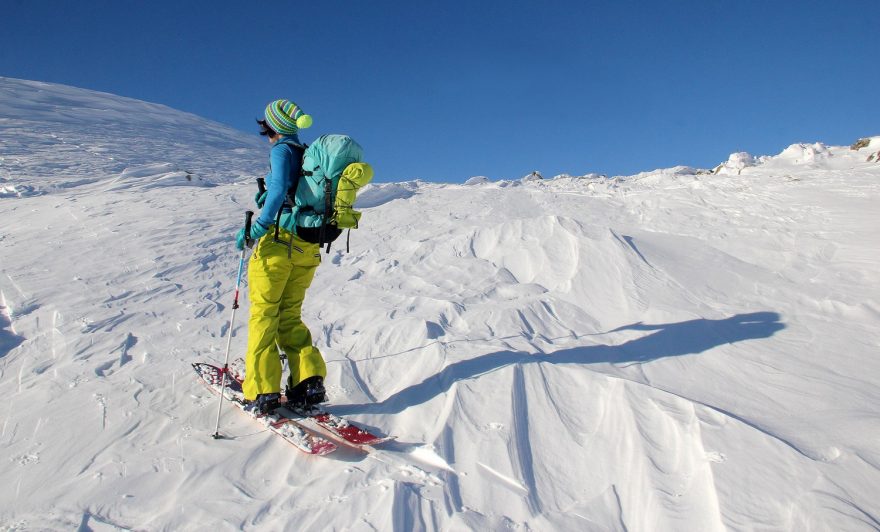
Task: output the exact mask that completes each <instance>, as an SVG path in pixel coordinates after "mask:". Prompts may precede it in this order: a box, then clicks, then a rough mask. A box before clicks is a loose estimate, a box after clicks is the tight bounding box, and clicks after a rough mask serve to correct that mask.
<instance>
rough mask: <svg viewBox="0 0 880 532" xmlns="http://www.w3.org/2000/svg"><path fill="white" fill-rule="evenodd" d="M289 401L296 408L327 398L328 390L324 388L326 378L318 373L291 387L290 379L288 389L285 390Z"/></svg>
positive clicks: (306, 406)
mask: <svg viewBox="0 0 880 532" xmlns="http://www.w3.org/2000/svg"><path fill="white" fill-rule="evenodd" d="M284 395H286V396H287V403H288V404H289V405H291V406H292V407H294V408H308V407H310V406H312V405H316V404H318V403H323V402H324V401H326V400H327V390H325V389H324V378H323V377H321V376H318V375H315V376H314V377H309V378H308V379H306V380H304V381H302V382H301V383H299V384H297V385H296V386H294V387H293V388H291V387H290V381H289V380H288V385H287V389H286V390H285V391H284Z"/></svg>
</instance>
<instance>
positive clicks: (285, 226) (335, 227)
mask: <svg viewBox="0 0 880 532" xmlns="http://www.w3.org/2000/svg"><path fill="white" fill-rule="evenodd" d="M257 123H258V124H259V126H260V134H261V135H263V136H265V137H267V138H268V140H269V142H270V144H271V145H272V148H271V151H270V156H269V164H270V170H269V173H268V174H267V175H266V178H265V187H261V190H260V191H259V192H258V193H257V196H256V197H255V200H256V203H257V206H258V207H259V208H260V209H261V210H260V214H259V217H257V219H256V220H254V222H253V223H252V224H251V227H250V234H249V235H245V229H244V228H242V229H241V230H240V231H239V232H238V234H237V235H236V246H237V247H238V249H239V250H243V249H244V246H245V245H246V236H249V238H250V239H251V240H253V241H254V242H255V244H254V248H253V253H252V254H251V257H250V259H249V261H248V287H249V292H250V304H251V308H250V319H249V321H248V342H247V354H246V357H245V378H244V382H243V383H242V391H243V393H244V399H245V400H246V401H248V402H249V405H248V406H249V408H251V409H253V410H254V411H257V412H260V413H268V412H271V411H272V410H274V409H275V408H277V407H278V406H279V404H280V400H281V379H282V365H281V360H280V357H279V352H278V349H281V350H282V351H283V352H284V353H286V354H287V359H288V364H289V368H290V375H289V377H288V379H287V386H286V389H285V395H286V396H287V404H288V405H289V406H293V407H308V406H311V405H315V404H318V403H321V402H324V401H325V400H326V391H325V388H324V378H325V377H326V376H327V367H326V365H325V363H324V358H323V357H322V355H321V352H320V351H319V350H318V349H317V348H316V347H315V346H314V345H312V335H311V333H310V332H309V329H308V328H307V327H306V325H305V324H304V323H303V321H302V306H303V301H304V299H305V295H306V291H307V290H308V288H309V286H310V285H311V283H312V279H313V278H314V276H315V271H316V270H317V268H318V265H319V264H320V263H321V248H322V246H323V245H324V244H326V245H327V252H328V253H329V250H330V243H331V242H332V241H333V240H335V239H336V238H337V237H338V236H339V234H340V233H342V230H343V229H346V228H347V229H352V228H356V227H357V222H358V220H359V219H360V216H361V213H359V212H357V211H354V210H353V205H354V201H355V194H356V191H357V189H358V188H360V187H361V186H363V185H364V184H366V183H367V182H369V181H370V180H371V179H372V176H373V170H372V168H371V167H370V166H369V165H368V164H366V163H363V162H361V161H362V158H363V150H362V148H361V147H360V145H358V144H357V143H356V142H355V141H353V140H352V139H351V138H350V137H347V136H345V135H325V136H322V137H319V138H318V139H316V140H315V142H314V143H313V145H312V146H311V147H307V146H306V145H304V144H302V143H301V142H300V139H299V130H300V129H306V128H308V127H310V126H311V125H312V117H311V116H310V115H308V114H306V113H305V112H303V110H302V109H301V108H300V107H299V106H298V105H296V104H295V103H293V102H291V101H289V100H275V101H273V102H271V103H270V104H269V105H268V106H266V109H265V112H264V118H263V119H262V120H257ZM342 185H344V186H342Z"/></svg>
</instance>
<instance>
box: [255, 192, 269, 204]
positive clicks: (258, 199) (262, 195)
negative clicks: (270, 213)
mask: <svg viewBox="0 0 880 532" xmlns="http://www.w3.org/2000/svg"><path fill="white" fill-rule="evenodd" d="M267 194H269V191H268V190H264V191H263V192H259V191H257V195H256V196H254V202H255V203H256V204H257V207H258V208H260V209H262V208H263V205H264V204H265V203H266V195H267Z"/></svg>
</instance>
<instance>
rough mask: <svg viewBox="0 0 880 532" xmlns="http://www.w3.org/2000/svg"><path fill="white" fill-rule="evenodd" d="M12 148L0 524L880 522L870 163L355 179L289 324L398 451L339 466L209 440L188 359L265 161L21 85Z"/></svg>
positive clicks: (238, 435) (11, 86)
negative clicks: (304, 329)
mask: <svg viewBox="0 0 880 532" xmlns="http://www.w3.org/2000/svg"><path fill="white" fill-rule="evenodd" d="M319 129H320V123H319V122H318V123H317V124H316V127H315V128H314V129H313V130H309V132H308V133H311V134H313V135H314V134H317V133H318V132H319V131H317V130H319ZM858 133H859V132H854V139H853V140H855V137H857V136H858ZM304 140H307V141H308V140H311V138H308V137H307V138H305V139H304ZM0 143H2V144H0V146H2V147H0V150H2V151H0V187H2V194H0V195H2V198H0V220H2V231H0V270H2V271H0V291H2V292H0V389H2V390H3V399H2V400H0V475H2V482H0V521H2V525H3V526H2V527H0V528H2V529H3V530H43V529H51V530H56V529H57V530H74V529H79V530H118V529H121V530H126V529H134V530H238V529H244V530H358V531H360V530H406V531H409V530H508V529H512V530H541V531H549V530H631V531H636V530H646V531H654V530H688V531H709V530H722V529H730V530H798V531H801V530H876V529H878V528H880V502H878V501H880V470H878V468H880V387H878V380H880V379H878V376H880V356H878V355H880V350H878V347H880V303H878V299H880V294H878V290H880V233H878V227H880V226H878V213H880V211H878V205H880V163H877V162H876V161H875V159H876V158H875V157H871V159H872V160H871V161H868V159H869V157H870V156H871V155H872V154H875V153H876V152H878V151H880V137H874V138H873V139H871V140H870V143H869V144H868V145H867V146H865V147H862V148H860V149H859V150H851V149H850V148H849V147H829V146H824V145H822V144H812V143H811V144H795V145H793V146H791V147H789V148H787V149H785V150H784V151H782V153H780V154H779V155H776V156H770V157H753V156H751V155H748V154H734V155H733V156H731V159H730V160H729V161H727V162H726V163H724V164H723V165H721V166H720V167H719V168H718V169H717V172H718V173H717V174H713V173H709V172H703V171H698V170H696V169H693V168H687V167H677V168H673V169H669V170H658V171H654V172H646V173H643V174H639V175H637V176H630V177H615V178H610V179H609V178H604V177H598V176H587V177H583V178H576V177H559V178H556V179H548V180H541V179H534V180H532V179H528V180H524V181H501V182H492V181H489V180H485V179H476V180H472V181H471V182H470V184H468V185H452V184H434V183H423V182H418V181H415V182H408V183H381V184H375V185H370V186H369V187H367V189H366V190H364V192H363V194H362V198H361V205H362V206H363V207H364V213H365V214H364V218H363V223H362V228H361V229H359V230H357V231H355V232H353V233H352V242H351V248H352V249H351V253H349V254H346V253H344V247H345V246H344V243H337V244H336V245H335V246H334V248H333V249H332V251H331V253H330V254H329V255H326V256H325V258H324V263H323V264H322V265H321V267H320V268H319V271H318V275H317V277H316V279H315V282H314V285H313V286H312V289H311V290H310V292H309V294H308V296H307V299H306V302H305V309H304V316H305V320H306V322H307V323H308V325H309V326H310V327H311V329H312V331H313V333H314V336H315V341H316V342H317V345H318V346H319V348H320V349H321V350H322V352H323V353H324V355H325V357H326V359H327V362H328V368H329V375H328V380H327V382H328V386H329V392H330V399H331V401H332V405H333V406H332V409H333V410H334V411H335V412H336V413H338V414H341V415H345V416H348V417H349V418H350V419H352V420H355V421H357V422H360V423H362V424H363V425H366V426H367V427H370V428H372V429H374V430H376V431H378V432H380V433H382V434H389V435H395V436H397V440H396V441H395V442H390V443H386V444H383V445H382V446H380V447H379V448H378V449H377V450H376V451H375V452H373V453H369V454H368V453H364V452H361V451H359V450H355V449H340V450H339V451H337V452H336V453H334V454H333V455H330V456H327V457H310V456H307V455H305V454H303V453H300V452H298V451H297V450H295V449H294V448H293V447H291V446H290V445H288V444H287V443H285V442H284V441H283V440H281V439H280V438H278V437H276V436H274V435H272V434H271V433H269V432H267V431H266V430H265V429H264V428H263V427H261V426H260V425H259V424H258V423H256V422H255V421H253V420H250V419H248V418H246V417H245V416H243V415H242V414H241V413H240V412H238V411H236V410H233V409H227V410H225V411H224V414H223V416H222V418H221V432H222V433H223V434H224V435H226V436H227V438H226V439H223V440H214V439H212V438H211V434H212V433H213V431H214V423H215V416H216V404H217V403H216V401H217V399H216V397H215V396H213V395H212V394H211V393H209V391H208V390H206V389H205V388H204V387H203V386H202V385H201V384H200V383H199V382H197V381H196V379H195V374H194V372H193V371H192V369H191V367H190V364H191V363H192V362H196V361H210V362H214V363H221V364H222V361H223V355H224V352H225V335H226V333H227V331H228V329H229V318H230V312H231V308H230V307H231V303H232V292H233V288H234V284H235V274H236V271H237V267H238V254H237V252H236V250H235V248H234V245H233V239H232V235H233V233H234V232H235V231H236V230H237V229H238V228H239V226H240V224H241V221H242V219H243V211H244V210H245V209H246V208H251V207H252V198H253V194H254V192H255V185H254V178H256V177H258V176H261V175H263V173H264V169H265V167H266V161H267V155H268V146H267V145H266V144H265V143H261V142H260V139H259V138H258V137H257V136H256V135H253V136H252V137H251V136H248V135H245V134H244V133H239V132H237V131H234V130H231V129H228V128H225V127H223V126H220V125H218V124H216V123H212V122H209V121H206V120H203V119H200V118H198V117H195V116H193V115H188V114H184V113H180V112H177V111H174V110H172V109H169V108H166V107H162V106H159V105H153V104H147V103H144V102H139V101H135V100H130V99H125V98H120V97H117V96H113V95H108V94H101V93H95V92H90V91H84V90H80V89H73V88H70V87H64V86H59V85H51V84H46V83H37V82H28V81H20V80H13V79H6V78H0ZM365 148H366V151H367V154H369V151H370V147H369V146H366V147H365ZM372 162H373V163H374V164H375V167H376V168H377V170H378V172H379V174H380V176H381V170H382V162H381V161H372ZM245 293H246V289H245ZM247 312H248V303H247V298H246V296H245V297H244V301H243V304H242V308H241V310H240V311H239V314H238V317H237V319H236V321H235V323H234V325H233V327H234V328H233V332H234V336H233V338H232V357H233V358H235V357H239V356H242V355H243V353H244V349H245V342H246V321H247V320H246V316H247Z"/></svg>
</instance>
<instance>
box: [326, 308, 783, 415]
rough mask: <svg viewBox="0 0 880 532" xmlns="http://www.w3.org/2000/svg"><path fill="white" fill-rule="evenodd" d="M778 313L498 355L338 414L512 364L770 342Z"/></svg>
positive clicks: (391, 405) (400, 402)
mask: <svg viewBox="0 0 880 532" xmlns="http://www.w3.org/2000/svg"><path fill="white" fill-rule="evenodd" d="M780 320H781V316H780V315H779V314H777V313H776V312H753V313H750V314H737V315H736V316H732V317H730V318H726V319H723V320H708V319H696V320H690V321H683V322H679V323H664V324H656V325H651V324H644V323H641V322H639V323H633V324H632V325H626V326H623V327H619V328H617V329H614V331H609V332H616V331H625V330H631V331H653V332H651V333H650V334H646V335H644V336H641V337H639V338H636V339H634V340H630V341H628V342H625V343H623V344H620V345H589V346H583V347H573V348H569V349H562V350H559V351H556V352H553V353H547V354H543V353H539V354H531V353H524V352H521V351H498V352H496V353H489V354H487V355H482V356H479V357H476V358H472V359H469V360H462V361H460V362H455V363H452V364H450V365H448V366H446V367H445V368H443V370H442V371H440V373H437V374H435V375H432V376H430V377H428V378H427V379H425V380H423V381H422V382H419V383H417V384H413V385H411V386H408V387H406V388H404V389H402V390H400V391H399V392H397V393H395V394H393V395H391V396H390V397H388V398H387V399H385V400H384V401H380V402H378V403H367V404H360V405H338V406H335V407H334V409H333V410H334V412H336V413H338V414H340V415H345V414H359V413H370V414H381V413H385V414H393V413H399V412H402V411H403V410H405V409H407V408H408V407H410V406H414V405H418V404H422V403H424V402H426V401H429V400H430V399H432V398H433V397H435V396H437V395H439V394H441V393H443V392H446V391H448V390H449V389H450V387H451V386H452V384H453V383H455V382H458V381H461V380H464V379H470V378H473V377H476V376H478V375H481V374H484V373H488V372H491V371H494V370H496V369H499V368H503V367H505V366H509V365H512V364H529V363H535V362H543V363H549V364H602V363H605V364H638V363H645V362H650V361H652V360H657V359H660V358H665V357H674V356H681V355H693V354H697V353H702V352H704V351H707V350H709V349H712V348H713V347H717V346H720V345H724V344H732V343H736V342H742V341H744V340H755V339H759V338H769V337H771V336H773V335H774V334H776V333H777V332H778V331H781V330H782V329H784V328H785V324H783V323H782V322H781V321H780Z"/></svg>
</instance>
